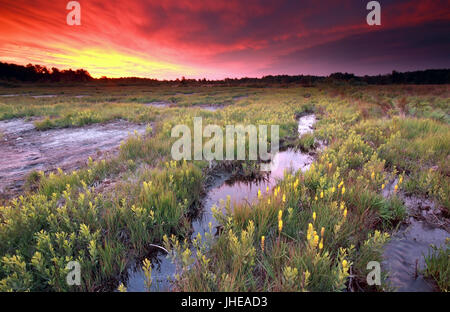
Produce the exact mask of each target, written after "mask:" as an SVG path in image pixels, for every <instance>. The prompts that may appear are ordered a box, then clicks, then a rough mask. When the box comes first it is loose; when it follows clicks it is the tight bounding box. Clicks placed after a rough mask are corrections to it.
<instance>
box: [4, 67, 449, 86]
mask: <svg viewBox="0 0 450 312" xmlns="http://www.w3.org/2000/svg"><path fill="white" fill-rule="evenodd" d="M0 80H3V81H12V82H89V81H99V82H116V83H124V84H127V83H145V84H153V85H160V84H181V85H199V84H222V85H223V84H224V85H247V86H255V87H258V86H260V87H261V86H265V85H270V84H301V85H303V86H305V87H308V86H313V85H314V84H315V83H317V82H324V83H336V84H342V83H347V84H353V85H364V84H378V85H380V84H448V83H450V69H428V70H419V71H411V72H397V71H393V72H392V73H390V74H385V75H376V76H368V75H366V76H356V75H354V74H351V73H333V74H331V75H329V76H326V77H324V76H312V75H292V76H290V75H276V76H273V75H269V76H264V77H262V78H248V77H244V78H226V79H223V80H207V79H205V78H203V79H186V78H184V77H182V78H181V79H176V80H170V81H168V80H158V79H149V78H139V77H127V78H107V77H102V78H99V79H94V78H92V77H91V75H90V74H89V73H88V72H87V71H86V70H84V69H77V70H72V69H67V70H59V69H58V68H55V67H53V68H51V69H48V68H47V67H45V66H41V65H32V64H28V65H26V66H22V65H16V64H9V63H2V62H0Z"/></svg>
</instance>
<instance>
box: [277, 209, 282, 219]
mask: <svg viewBox="0 0 450 312" xmlns="http://www.w3.org/2000/svg"><path fill="white" fill-rule="evenodd" d="M281 219H283V211H282V210H281V209H280V210H278V222H279V221H280V220H281Z"/></svg>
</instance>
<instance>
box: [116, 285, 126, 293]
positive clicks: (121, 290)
mask: <svg viewBox="0 0 450 312" xmlns="http://www.w3.org/2000/svg"><path fill="white" fill-rule="evenodd" d="M117 290H118V291H119V292H127V288H126V287H125V286H124V285H123V283H120V284H119V287H118V288H117Z"/></svg>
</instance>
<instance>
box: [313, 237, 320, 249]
mask: <svg viewBox="0 0 450 312" xmlns="http://www.w3.org/2000/svg"><path fill="white" fill-rule="evenodd" d="M318 244H319V235H314V247H317V245H318Z"/></svg>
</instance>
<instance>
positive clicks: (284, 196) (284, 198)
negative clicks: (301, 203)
mask: <svg viewBox="0 0 450 312" xmlns="http://www.w3.org/2000/svg"><path fill="white" fill-rule="evenodd" d="M285 202H286V194H283V203H285Z"/></svg>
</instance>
